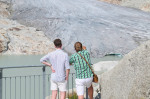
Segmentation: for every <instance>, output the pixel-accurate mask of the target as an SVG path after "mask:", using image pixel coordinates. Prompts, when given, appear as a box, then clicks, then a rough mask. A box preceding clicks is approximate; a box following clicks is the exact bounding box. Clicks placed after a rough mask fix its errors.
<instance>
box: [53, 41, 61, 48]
mask: <svg viewBox="0 0 150 99" xmlns="http://www.w3.org/2000/svg"><path fill="white" fill-rule="evenodd" d="M54 45H55V47H56V48H61V47H62V43H61V40H60V39H55V40H54Z"/></svg>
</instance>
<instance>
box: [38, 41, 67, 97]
mask: <svg viewBox="0 0 150 99" xmlns="http://www.w3.org/2000/svg"><path fill="white" fill-rule="evenodd" d="M54 45H55V48H56V51H53V52H51V53H49V54H47V55H45V56H44V57H42V58H41V60H40V61H41V62H42V63H43V64H45V65H47V66H50V68H51V70H52V74H51V90H52V98H51V99H56V96H57V88H59V90H60V96H61V99H65V97H66V91H67V81H68V77H69V71H70V66H69V58H68V54H67V53H65V52H64V51H63V50H62V49H61V48H62V43H61V40H60V39H55V40H54Z"/></svg>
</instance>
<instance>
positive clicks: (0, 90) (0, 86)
mask: <svg viewBox="0 0 150 99" xmlns="http://www.w3.org/2000/svg"><path fill="white" fill-rule="evenodd" d="M2 71H3V69H0V99H2V76H3V72H2Z"/></svg>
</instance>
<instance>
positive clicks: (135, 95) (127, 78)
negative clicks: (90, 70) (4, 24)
mask: <svg viewBox="0 0 150 99" xmlns="http://www.w3.org/2000/svg"><path fill="white" fill-rule="evenodd" d="M149 60H150V41H148V42H146V43H144V44H142V45H141V46H139V47H138V48H136V49H135V50H133V51H131V52H130V53H129V54H127V55H126V56H125V57H124V58H123V59H122V60H121V61H120V62H119V63H118V65H116V66H115V67H114V68H113V69H112V70H110V71H108V72H105V73H104V74H102V75H101V82H100V84H101V88H102V89H101V95H102V99H150V83H149V82H150V61H149Z"/></svg>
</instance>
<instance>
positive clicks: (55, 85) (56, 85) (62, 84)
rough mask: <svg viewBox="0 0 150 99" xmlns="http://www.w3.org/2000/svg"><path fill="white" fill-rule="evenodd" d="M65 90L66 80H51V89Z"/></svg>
mask: <svg viewBox="0 0 150 99" xmlns="http://www.w3.org/2000/svg"><path fill="white" fill-rule="evenodd" d="M58 88H59V91H67V80H65V81H64V82H55V81H52V80H51V90H57V89H58Z"/></svg>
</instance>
